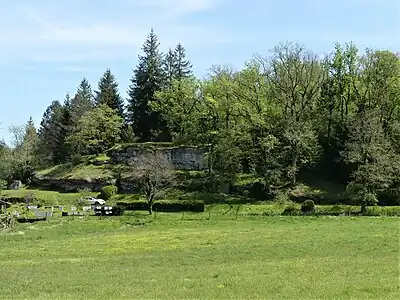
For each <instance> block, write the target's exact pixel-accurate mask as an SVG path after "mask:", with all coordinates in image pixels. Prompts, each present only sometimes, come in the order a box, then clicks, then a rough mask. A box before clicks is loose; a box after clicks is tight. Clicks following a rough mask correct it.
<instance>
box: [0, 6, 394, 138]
mask: <svg viewBox="0 0 400 300" xmlns="http://www.w3.org/2000/svg"><path fill="white" fill-rule="evenodd" d="M151 28H153V29H154V31H155V33H156V34H157V36H158V37H159V41H160V43H161V44H160V47H161V50H162V51H164V52H166V51H168V49H169V48H170V47H172V48H173V47H175V45H176V44H177V43H179V42H180V43H182V44H183V46H184V47H185V48H186V50H187V56H188V58H189V59H190V60H191V62H192V64H193V67H194V71H195V74H196V75H197V76H199V77H204V76H205V75H207V73H208V71H209V69H210V67H211V66H212V65H217V64H228V65H231V66H233V67H234V68H241V67H243V65H244V63H245V61H246V60H249V59H250V58H251V57H252V56H253V55H255V54H261V55H263V56H267V55H268V54H269V53H270V50H271V49H272V48H273V47H274V46H276V45H278V44H279V43H285V42H287V41H290V42H296V43H300V44H302V45H304V46H305V47H306V48H308V49H311V50H313V51H314V52H316V53H318V54H324V53H330V52H331V51H332V50H333V47H334V43H336V42H339V43H347V42H350V41H352V42H354V43H355V44H356V45H357V46H358V47H359V49H361V50H362V49H365V48H366V47H368V48H373V49H388V50H392V51H396V52H397V51H400V39H399V38H398V34H399V32H400V1H399V0H335V1H331V0H298V1H297V0H274V1H270V0H246V1H243V0H130V1H129V0H98V1H94V0H79V1H78V0H58V1H54V0H35V1H31V0H19V1H6V0H2V1H1V6H0V45H1V46H0V69H1V70H2V72H1V73H0V83H1V84H0V88H1V94H0V123H1V124H0V139H1V138H4V139H5V141H6V142H9V141H10V136H11V135H10V134H9V131H8V128H9V127H10V126H11V125H21V124H25V123H26V121H27V120H28V119H29V118H30V117H32V118H33V120H34V122H35V124H36V126H39V124H40V120H41V118H42V116H43V112H44V110H45V109H46V107H47V106H48V105H49V104H50V103H51V102H52V101H53V100H59V101H63V99H64V97H65V95H66V94H67V93H70V94H71V95H73V94H74V93H75V92H76V88H77V86H78V85H79V83H80V81H81V80H82V79H83V77H85V78H87V79H88V80H89V83H90V84H91V85H92V87H93V89H96V88H97V83H98V80H99V78H100V77H101V75H102V74H103V73H104V71H105V70H106V69H107V68H110V69H111V71H112V72H113V74H114V75H115V76H116V78H117V80H118V82H119V88H120V93H121V95H122V96H123V97H124V98H126V90H127V87H128V86H129V80H130V78H131V76H132V74H133V71H132V70H133V69H134V68H135V67H136V64H137V58H138V55H139V54H141V47H142V44H143V42H144V41H145V39H146V37H147V35H148V33H149V32H150V29H151Z"/></svg>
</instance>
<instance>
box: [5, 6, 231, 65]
mask: <svg viewBox="0 0 400 300" xmlns="http://www.w3.org/2000/svg"><path fill="white" fill-rule="evenodd" d="M125 1H126V2H125ZM217 1H220V0H217ZM115 2H116V3H115V4H116V5H118V4H119V5H120V7H119V9H120V10H121V9H123V10H124V11H123V12H121V13H120V11H118V10H116V11H114V12H113V14H112V13H110V14H108V13H107V11H100V12H99V13H101V15H99V16H97V15H96V14H95V13H91V12H90V11H79V10H78V11H68V9H66V10H67V11H65V8H63V7H62V6H60V8H57V7H47V6H46V8H44V7H37V6H23V7H11V8H12V9H10V11H9V12H11V13H12V17H10V18H8V20H5V21H4V19H3V21H1V20H0V26H1V27H2V28H3V30H2V31H1V32H0V43H1V44H2V45H4V46H2V48H0V62H1V60H3V62H4V61H6V62H9V61H10V60H13V59H14V60H23V61H82V60H92V61H93V60H118V59H124V58H131V57H136V55H137V52H138V50H140V46H141V45H142V44H143V42H144V40H145V38H146V36H147V34H148V33H149V31H150V28H154V29H155V31H156V33H157V35H158V36H159V38H160V41H161V42H162V44H163V45H162V46H165V47H170V46H173V45H172V44H173V43H177V42H178V41H179V42H182V43H183V44H184V45H185V46H186V47H190V46H196V47H198V46H204V47H208V46H210V45H211V44H216V43H221V42H227V41H228V40H229V39H228V36H227V35H226V34H225V33H224V32H221V31H220V32H219V30H218V28H212V27H211V26H212V25H211V24H204V23H201V22H199V23H197V24H190V22H189V21H186V22H183V21H182V20H181V19H182V17H184V16H187V15H188V14H191V13H197V12H201V11H207V10H211V9H213V7H214V6H215V5H216V4H217V2H216V1H215V0H214V1H213V0H180V1H179V2H178V1H174V0H159V1H156V0H137V1H135V2H133V3H134V4H133V5H126V4H127V3H128V1H127V0H115ZM130 3H132V2H130ZM64 4H65V3H64ZM33 7H35V8H33ZM72 9H73V8H71V9H70V10H72ZM72 13H74V15H73V17H67V16H68V15H69V14H72ZM3 14H5V13H4V12H3V13H0V19H1V17H2V15H3Z"/></svg>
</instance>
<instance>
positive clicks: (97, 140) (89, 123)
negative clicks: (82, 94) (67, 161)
mask: <svg viewBox="0 0 400 300" xmlns="http://www.w3.org/2000/svg"><path fill="white" fill-rule="evenodd" d="M122 122H123V119H122V118H121V117H120V116H118V114H117V113H116V112H115V111H114V110H113V109H112V108H110V107H108V106H107V105H104V104H100V105H98V106H97V107H96V108H94V109H92V110H90V111H88V112H86V113H85V114H84V115H83V116H82V117H81V118H80V120H79V122H78V126H77V128H76V129H75V130H74V131H73V132H72V134H71V136H69V137H68V139H67V142H68V143H69V144H70V145H71V147H72V149H73V150H74V151H75V152H76V153H79V154H99V153H102V152H104V151H105V150H107V149H108V148H111V147H112V146H113V145H115V144H116V143H118V142H119V141H120V134H121V129H122Z"/></svg>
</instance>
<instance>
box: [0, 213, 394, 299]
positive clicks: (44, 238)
mask: <svg viewBox="0 0 400 300" xmlns="http://www.w3.org/2000/svg"><path fill="white" fill-rule="evenodd" d="M182 216H183V217H184V219H183V220H182ZM207 216H208V215H207V214H185V215H182V214H157V215H156V216H155V217H154V216H152V217H149V216H145V215H141V214H137V215H133V216H123V217H115V218H110V219H106V218H103V219H101V220H100V219H99V218H97V217H92V218H77V217H75V219H72V218H57V219H52V220H50V221H48V222H43V223H36V224H34V225H25V224H24V225H22V224H20V225H18V227H17V228H16V229H15V231H13V232H9V233H7V234H5V233H3V234H0V243H1V247H0V269H1V270H3V272H0V293H1V299H178V298H179V299H227V298H232V299H233V298H234V299H398V298H399V296H400V294H399V254H400V253H399V225H400V224H399V219H398V218H384V217H379V218H375V217H357V218H351V217H319V218H314V217H262V216H253V217H252V216H241V217H240V218H239V219H238V220H237V221H236V220H234V218H233V216H232V215H220V216H213V217H212V218H211V220H208V218H207Z"/></svg>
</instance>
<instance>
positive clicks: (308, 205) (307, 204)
mask: <svg viewBox="0 0 400 300" xmlns="http://www.w3.org/2000/svg"><path fill="white" fill-rule="evenodd" d="M314 211H315V203H314V201H312V200H306V201H304V202H303V203H302V204H301V212H302V213H304V214H309V213H312V212H314Z"/></svg>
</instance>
